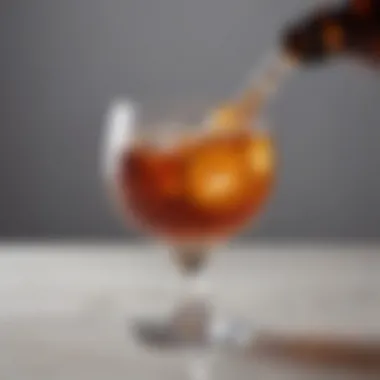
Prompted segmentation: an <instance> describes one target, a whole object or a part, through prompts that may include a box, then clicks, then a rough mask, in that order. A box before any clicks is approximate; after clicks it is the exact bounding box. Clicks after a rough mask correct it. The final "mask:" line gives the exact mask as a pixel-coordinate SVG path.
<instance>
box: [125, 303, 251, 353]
mask: <svg viewBox="0 0 380 380" xmlns="http://www.w3.org/2000/svg"><path fill="white" fill-rule="evenodd" d="M210 311H211V310H210V307H209V305H207V304H206V303H201V302H197V303H195V302H192V303H188V304H186V305H184V306H182V307H181V308H180V309H179V310H177V312H176V313H175V314H174V316H173V317H172V318H169V319H168V320H161V321H158V320H153V319H152V320H137V321H136V322H134V323H133V325H132V331H133V335H134V337H135V339H136V340H137V341H138V343H139V344H142V345H145V346H148V347H157V348H165V349H171V348H181V347H183V348H189V347H191V346H200V347H206V348H207V347H215V346H216V347H221V348H227V349H229V348H241V349H244V348H246V347H247V346H248V345H249V344H250V342H251V340H252V338H253V330H252V329H251V327H249V326H248V324H245V323H244V322H241V321H231V320H217V319H215V318H212V313H211V312H210Z"/></svg>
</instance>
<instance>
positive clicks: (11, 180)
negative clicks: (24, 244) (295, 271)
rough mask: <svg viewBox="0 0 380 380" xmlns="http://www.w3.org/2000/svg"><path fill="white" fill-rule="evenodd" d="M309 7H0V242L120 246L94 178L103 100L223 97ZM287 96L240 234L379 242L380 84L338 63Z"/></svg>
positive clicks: (127, 2)
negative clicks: (259, 194) (255, 211)
mask: <svg viewBox="0 0 380 380" xmlns="http://www.w3.org/2000/svg"><path fill="white" fill-rule="evenodd" d="M315 3H316V2H315V1H312V0H233V1H232V0H107V1H104V0H65V1H58V0H23V1H22V0H4V1H2V2H1V4H0V52H1V60H0V68H1V69H0V97H1V103H0V126H1V128H0V235H1V236H2V237H3V238H21V237H24V238H27V237H40V238H63V237H66V238H79V237H83V238H91V237H94V238H98V237H104V238H106V237H107V238H112V237H121V236H126V234H125V231H124V228H123V227H122V226H121V224H120V223H119V221H118V220H117V218H116V217H114V215H113V214H112V212H111V209H110V207H109V204H108V202H107V200H106V197H105V195H104V191H103V190H104V189H103V187H102V186H101V183H100V180H99V175H98V170H97V164H98V160H99V157H98V153H99V150H98V145H99V138H100V132H101V122H102V118H103V115H104V112H105V109H106V106H107V104H108V102H109V100H110V99H111V98H112V97H113V96H114V95H118V94H124V93H126V94H129V95H132V96H134V97H135V98H136V99H138V100H143V101H144V100H151V101H154V100H155V99H161V98H168V99H169V98H176V99H183V100H184V101H185V100H186V98H187V97H189V96H197V95H199V96H204V95H207V96H208V97H215V99H217V98H220V97H223V96H225V95H227V94H229V91H230V90H232V89H234V88H235V86H236V84H237V83H239V81H240V80H241V79H242V78H243V77H244V74H245V73H246V72H247V71H248V70H249V69H250V67H251V66H252V65H253V64H254V63H255V62H257V61H258V60H259V57H260V55H261V54H264V53H265V51H266V50H267V49H268V48H270V47H272V46H273V45H274V44H275V43H276V38H277V34H278V32H279V30H280V29H281V28H282V27H283V26H284V24H285V23H286V21H288V20H290V19H292V18H293V17H295V16H297V15H299V14H300V12H301V11H302V10H305V9H308V7H310V6H311V5H313V4H315ZM284 92H285V93H284ZM284 92H283V93H282V94H283V96H282V97H279V98H278V99H277V101H276V103H275V104H274V105H273V112H272V114H271V122H272V123H273V124H274V125H275V126H276V128H277V130H278V138H279V146H280V150H281V171H280V173H279V174H280V178H279V186H278V188H277V191H276V194H275V196H274V198H273V200H272V202H271V204H270V205H269V207H268V209H267V212H266V214H265V216H264V218H263V219H262V220H261V223H260V225H259V226H257V228H256V229H254V230H253V232H252V234H251V233H248V234H245V236H261V237H265V238H267V237H276V238H283V237H289V238H317V239H318V238H357V239H359V238H377V237H379V235H380V232H379V225H380V176H379V174H378V164H379V162H380V149H379V143H380V125H379V124H380V123H379V122H380V78H379V75H378V73H376V72H371V71H370V70H366V69H363V68H359V67H354V66H352V65H347V64H339V65H338V64H337V65H334V66H330V67H324V68H321V69H318V70H312V71H303V72H301V73H299V74H298V76H296V77H295V78H294V79H293V80H292V81H291V82H289V83H288V85H287V87H286V89H284ZM127 235H128V233H127ZM130 236H133V234H132V232H130Z"/></svg>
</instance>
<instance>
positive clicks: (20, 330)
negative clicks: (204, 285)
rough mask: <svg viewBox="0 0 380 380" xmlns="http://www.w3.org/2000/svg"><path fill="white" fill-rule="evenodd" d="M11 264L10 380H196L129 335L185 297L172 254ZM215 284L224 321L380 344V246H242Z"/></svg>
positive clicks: (111, 254) (0, 342) (3, 323)
mask: <svg viewBox="0 0 380 380" xmlns="http://www.w3.org/2000/svg"><path fill="white" fill-rule="evenodd" d="M0 253H1V254H0V379H1V380H3V379H4V380H9V379H17V380H23V379H25V380H26V379H28V380H34V379H36V380H45V379H46V380H55V379H60V380H61V379H70V380H76V379H78V380H79V379H81V380H86V379H91V380H98V379H131V380H132V379H133V380H134V379H136V380H137V379H147V380H148V379H155V380H156V379H161V378H162V379H168V380H169V379H185V378H186V376H185V373H184V370H183V365H182V364H183V363H182V361H181V360H182V359H179V358H178V357H177V356H176V355H175V354H160V355H158V354H157V353H154V352H146V351H145V350H143V349H141V348H140V347H136V346H135V344H134V343H133V340H132V339H131V337H130V336H128V332H127V326H126V321H127V320H129V319H131V318H133V317H134V316H136V315H139V314H145V313H150V312H158V311H164V310H166V309H167V308H168V307H169V306H170V305H171V304H172V302H174V300H175V299H176V297H178V296H179V289H180V284H181V281H180V276H179V275H178V273H177V272H176V271H175V270H174V268H173V267H172V266H171V264H170V261H169V259H168V256H167V255H166V254H165V249H164V248H162V247H151V246H144V245H105V244H82V245H69V244H66V245H54V244H48V243H46V244H42V245H39V244H10V245H6V244H3V245H2V246H0ZM207 276H208V277H209V278H210V280H211V283H212V284H213V290H214V292H215V293H216V294H215V297H214V300H215V304H216V305H217V306H218V308H219V309H220V311H221V313H222V314H223V315H236V316H241V317H245V318H247V319H248V320H250V321H252V323H255V324H256V325H257V326H258V327H261V328H266V329H267V328H270V329H272V330H277V331H279V332H282V333H289V334H294V333H297V334H302V333H304V332H307V333H308V334H314V333H315V334H319V333H321V332H322V333H324V334H326V333H330V332H331V333H340V334H344V335H345V336H347V337H350V336H357V337H359V338H362V339H375V338H376V339H377V338H379V339H380V246H375V245H372V246H368V245H348V244H346V245H331V244H330V245H329V244H318V245H315V246H307V245H281V244H277V245H251V246H238V245H235V246H230V247H226V248H225V249H223V250H222V251H220V252H218V253H217V254H216V255H215V257H214V258H213V260H212V261H211V263H210V266H209V268H208V273H207ZM222 372H223V374H222V375H219V376H218V379H229V378H231V376H230V375H227V372H226V371H222ZM239 376H240V377H239ZM244 376H245V377H244ZM234 378H236V379H239V378H252V376H249V377H246V374H245V375H243V373H241V374H237V373H235V374H234ZM265 378H266V379H272V378H273V379H275V378H276V379H285V378H286V379H287V377H285V375H284V373H282V375H281V376H278V377H275V375H273V377H268V376H266V377H265ZM302 378H304V379H306V377H302ZM324 378H327V377H324ZM345 378H347V377H345ZM292 379H295V377H294V375H293V376H292Z"/></svg>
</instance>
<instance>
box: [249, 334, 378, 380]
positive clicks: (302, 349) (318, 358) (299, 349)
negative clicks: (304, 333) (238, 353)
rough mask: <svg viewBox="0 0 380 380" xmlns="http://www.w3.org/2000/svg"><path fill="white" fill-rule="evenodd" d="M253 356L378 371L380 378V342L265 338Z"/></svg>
mask: <svg viewBox="0 0 380 380" xmlns="http://www.w3.org/2000/svg"><path fill="white" fill-rule="evenodd" d="M252 352H253V353H254V354H255V355H256V356H260V357H261V356H263V357H267V358H275V359H285V360H290V361H292V362H294V363H296V364H300V365H307V366H318V367H329V368H331V367H336V368H342V369H347V370H360V371H371V372H372V371H375V372H376V373H379V375H380V341H376V342H363V341H355V340H348V339H344V338H339V337H335V338H331V337H329V338H327V337H326V338H324V337H318V338H317V337H315V338H311V337H281V336H275V335H270V334H268V335H267V334H265V335H262V336H261V337H260V338H259V339H256V341H255V342H254V343H253V344H252Z"/></svg>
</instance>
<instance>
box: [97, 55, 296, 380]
mask: <svg viewBox="0 0 380 380" xmlns="http://www.w3.org/2000/svg"><path fill="white" fill-rule="evenodd" d="M269 62H270V65H267V66H265V70H264V75H262V76H261V77H260V80H259V81H258V84H259V85H255V87H253V86H252V85H251V84H250V85H249V86H248V90H244V91H243V94H242V96H239V98H237V99H238V101H234V102H229V103H227V105H226V106H224V107H220V108H218V109H216V110H215V111H213V112H210V110H211V109H212V108H207V107H201V108H203V109H202V110H199V108H198V110H196V108H194V107H190V106H191V105H192V103H191V102H185V103H183V104H185V110H186V112H183V107H176V106H169V107H168V106H163V105H161V106H158V104H156V106H155V107H152V106H151V105H149V104H147V105H146V106H145V107H144V108H143V107H141V105H137V104H135V103H133V102H131V101H129V100H125V99H119V100H116V101H114V102H113V103H112V104H111V105H110V108H109V111H108V114H107V122H106V128H105V136H104V142H103V148H104V152H103V155H102V165H103V173H104V175H105V179H106V184H107V186H108V188H109V191H110V194H111V196H112V199H113V200H114V201H115V205H116V209H117V210H118V211H121V212H122V215H123V217H124V218H125V219H126V220H128V222H129V223H130V225H134V226H135V227H137V228H138V229H139V230H140V231H142V232H144V233H145V234H147V235H149V236H151V237H153V238H154V239H157V240H158V241H160V242H164V243H165V244H166V245H167V247H168V249H169V250H170V253H171V257H172V259H173V263H175V265H176V267H177V268H178V269H179V270H181V272H182V274H183V278H184V281H185V283H186V286H185V289H186V290H185V292H184V294H183V297H182V300H181V302H180V303H179V304H178V306H177V307H176V308H175V310H174V312H173V313H172V316H171V317H170V318H168V319H167V320H157V319H155V318H152V319H147V320H139V321H137V322H136V323H135V324H133V332H134V334H135V337H136V338H137V340H138V341H139V342H140V343H142V344H145V345H148V346H159V347H166V348H167V347H169V348H170V347H176V348H177V347H185V348H189V347H194V346H195V347H225V346H228V347H231V346H232V347H239V348H241V347H244V346H245V345H246V344H247V343H248V342H249V341H250V340H251V338H252V337H253V331H252V330H251V329H250V328H249V327H248V326H246V325H245V324H243V323H238V322H237V321H231V320H225V319H223V318H220V316H219V315H218V313H216V312H214V310H213V308H214V305H213V302H212V300H211V299H210V297H209V294H208V291H207V289H208V287H207V283H206V282H205V280H204V278H203V277H202V276H201V273H202V269H203V268H204V267H205V263H206V262H207V260H208V259H209V258H210V255H211V253H212V252H213V251H215V250H216V249H217V247H218V246H219V245H221V244H224V243H225V242H226V241H229V240H230V239H232V238H233V237H234V236H236V235H237V234H238V233H240V232H241V231H242V229H244V228H245V227H246V226H247V225H248V223H249V222H250V221H251V220H252V219H253V218H256V217H258V215H259V213H260V212H261V211H262V209H263V206H264V205H265V204H266V203H267V201H268V198H269V196H270V194H271V193H272V190H273V185H274V181H275V164H276V154H275V147H274V142H273V135H272V132H271V131H270V130H269V129H268V128H267V125H265V124H263V123H262V122H260V121H259V119H258V108H260V109H261V108H263V107H262V105H263V104H264V103H265V101H266V99H267V98H269V97H270V94H272V93H273V90H275V89H276V83H277V82H276V81H278V82H279V81H280V79H281V80H282V79H283V77H284V73H285V72H286V71H287V70H284V68H288V67H289V65H288V64H287V62H285V61H284V59H282V58H281V59H280V60H279V59H278V57H275V59H273V58H271V59H270V60H269ZM277 78H278V79H277ZM254 79H256V76H255V77H254ZM249 80H250V81H251V80H252V79H251V78H250V79H249ZM205 104H206V103H205ZM181 109H182V112H181ZM162 111H164V112H162ZM168 111H169V117H168V114H167V112H168ZM192 371H193V375H192V376H193V377H194V378H200V377H202V376H203V375H200V373H202V371H204V366H203V364H202V365H200V364H199V362H193V364H192ZM203 377H205V376H203Z"/></svg>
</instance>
